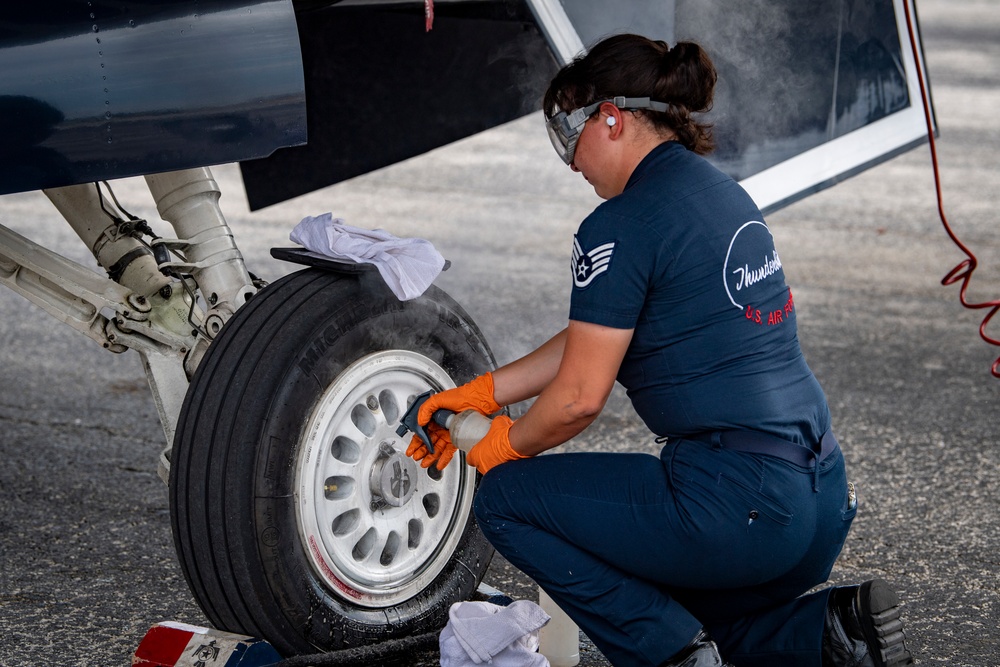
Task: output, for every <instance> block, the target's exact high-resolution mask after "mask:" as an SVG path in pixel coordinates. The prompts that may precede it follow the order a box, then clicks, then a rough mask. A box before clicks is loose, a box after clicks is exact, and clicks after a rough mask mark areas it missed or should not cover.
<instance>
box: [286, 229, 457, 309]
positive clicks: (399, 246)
mask: <svg viewBox="0 0 1000 667" xmlns="http://www.w3.org/2000/svg"><path fill="white" fill-rule="evenodd" d="M288 237H289V238H290V239H291V240H292V241H294V242H295V243H298V244H299V245H301V246H303V247H304V248H305V249H306V250H309V251H311V252H315V253H318V254H320V255H323V256H325V257H329V258H330V259H336V260H339V261H348V262H361V263H365V264H374V265H375V268H377V269H378V272H379V274H380V275H381V276H382V280H384V281H385V284H386V285H388V286H389V289H391V290H392V293H393V294H395V295H396V297H397V298H398V299H399V300H400V301H408V300H410V299H415V298H417V297H418V296H420V295H421V294H423V293H424V292H426V291H427V288H428V287H430V285H431V283H432V282H434V279H435V278H437V277H438V274H440V273H441V271H442V269H444V263H445V262H444V257H442V256H441V253H439V252H438V251H437V249H436V248H435V247H434V244H432V243H431V242H430V241H427V240H425V239H415V238H399V237H396V236H393V235H392V234H390V233H389V232H387V231H385V230H384V229H361V228H359V227H351V226H349V225H345V224H344V220H343V219H342V218H334V217H333V214H332V213H324V214H323V215H318V216H315V217H314V216H309V217H306V218H303V219H302V221H301V222H299V224H297V225H296V226H295V228H294V229H293V230H292V232H291V234H289V235H288Z"/></svg>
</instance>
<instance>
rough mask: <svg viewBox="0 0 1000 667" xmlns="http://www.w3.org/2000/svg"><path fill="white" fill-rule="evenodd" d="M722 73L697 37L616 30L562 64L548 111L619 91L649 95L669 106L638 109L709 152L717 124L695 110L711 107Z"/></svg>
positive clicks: (689, 144) (549, 94) (687, 143)
mask: <svg viewBox="0 0 1000 667" xmlns="http://www.w3.org/2000/svg"><path fill="white" fill-rule="evenodd" d="M717 79H718V75H717V74H716V71H715V65H713V64H712V60H711V58H709V57H708V53H706V52H705V50H704V49H703V48H701V46H699V45H698V44H695V43H694V42H678V43H677V44H675V45H674V47H673V48H670V47H669V46H668V45H667V43H666V42H663V41H654V40H651V39H648V38H646V37H642V36H641V35H630V34H623V35H614V36H612V37H608V38H607V39H605V40H602V41H600V42H598V43H597V44H595V45H594V47H593V48H591V49H590V51H589V52H588V53H587V54H586V55H583V56H580V57H578V58H576V59H575V60H573V62H571V63H570V64H568V65H566V66H565V67H563V68H562V69H561V70H560V71H559V73H558V74H556V76H555V78H553V79H552V83H550V84H549V89H548V90H547V91H546V92H545V99H544V102H543V109H544V111H545V115H546V116H549V117H551V116H553V115H555V114H556V113H558V112H559V111H567V112H568V111H572V110H573V109H577V108H579V107H583V106H587V105H588V104H592V103H594V102H598V101H600V100H605V99H611V98H613V97H615V96H619V95H620V96H624V97H648V98H650V99H651V100H654V101H657V102H665V103H666V104H667V105H668V109H667V110H666V111H663V112H660V111H650V110H644V111H638V112H637V113H642V114H644V115H645V116H646V117H647V118H648V119H649V120H650V122H651V123H652V124H653V125H654V126H655V127H657V128H658V129H660V130H663V131H672V132H674V134H676V135H677V140H678V141H679V142H680V143H681V144H683V145H684V146H685V147H687V148H688V149H689V150H692V151H694V152H695V153H699V154H701V155H704V154H706V153H710V152H711V151H712V149H713V148H715V141H714V140H713V138H712V126H711V124H709V123H699V122H697V121H696V120H695V119H694V118H693V117H692V114H696V113H704V112H706V111H709V110H710V109H711V108H712V96H713V94H714V91H715V82H716V80H717Z"/></svg>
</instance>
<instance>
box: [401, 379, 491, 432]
mask: <svg viewBox="0 0 1000 667" xmlns="http://www.w3.org/2000/svg"><path fill="white" fill-rule="evenodd" d="M442 408H444V409H445V410H451V411H452V412H465V411H466V410H475V411H477V412H481V413H482V414H484V415H492V414H493V413H494V412H496V411H497V410H499V409H500V405H499V404H498V403H497V402H496V400H494V398H493V373H485V374H483V375H480V376H479V377H477V378H475V379H474V380H471V381H469V382H466V383H465V384H463V385H462V386H461V387H455V388H454V389H446V390H445V391H442V392H438V393H437V394H432V395H431V397H430V398H428V399H427V400H426V401H424V404H423V405H421V406H420V411H419V412H417V423H418V424H420V425H421V426H426V425H427V424H429V423H430V421H431V417H432V416H433V415H434V413H435V412H437V411H438V410H440V409H442ZM436 447H437V445H436V444H435V448H436Z"/></svg>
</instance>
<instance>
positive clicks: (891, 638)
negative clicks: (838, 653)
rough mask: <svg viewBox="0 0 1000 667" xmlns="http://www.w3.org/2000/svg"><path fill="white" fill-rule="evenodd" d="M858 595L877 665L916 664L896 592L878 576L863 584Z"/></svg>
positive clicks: (864, 627)
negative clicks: (908, 646) (908, 645)
mask: <svg viewBox="0 0 1000 667" xmlns="http://www.w3.org/2000/svg"><path fill="white" fill-rule="evenodd" d="M857 595H858V597H857V604H858V606H857V609H858V611H859V612H860V614H859V616H860V619H859V620H860V621H861V631H862V632H863V633H864V635H865V642H866V643H867V644H868V650H869V652H870V655H871V657H872V659H873V661H874V662H875V667H902V666H903V665H912V664H914V662H913V655H912V654H911V653H910V652H909V651H908V650H907V648H906V644H905V636H904V634H903V620H902V619H901V618H900V609H899V596H897V595H896V592H895V591H894V590H892V588H891V587H890V586H889V584H888V583H886V582H885V581H883V580H881V579H875V580H874V581H867V582H865V583H863V584H861V586H860V587H859V588H858V593H857Z"/></svg>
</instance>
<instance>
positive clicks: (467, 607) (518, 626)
mask: <svg viewBox="0 0 1000 667" xmlns="http://www.w3.org/2000/svg"><path fill="white" fill-rule="evenodd" d="M548 622H549V615H548V614H546V613H545V612H544V611H543V610H542V608H541V607H539V606H538V605H537V604H535V603H534V602H531V601H530V600H517V601H515V602H512V603H511V604H510V605H508V606H506V607H500V606H498V605H495V604H492V603H490V602H456V603H455V604H453V605H451V608H450V609H449V610H448V625H446V626H445V627H444V630H442V631H441V636H440V637H439V639H438V645H439V646H440V648H441V667H466V666H468V665H482V664H490V665H492V666H493V667H508V666H509V667H548V664H549V661H548V660H546V658H545V656H543V655H541V654H540V653H538V652H537V651H538V631H539V630H540V629H541V627H542V626H543V625H545V624H546V623H548Z"/></svg>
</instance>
